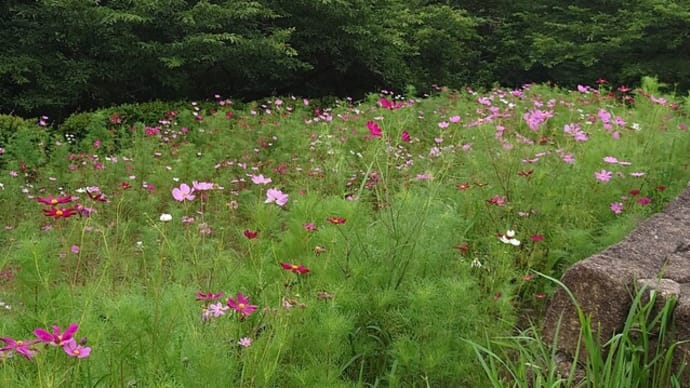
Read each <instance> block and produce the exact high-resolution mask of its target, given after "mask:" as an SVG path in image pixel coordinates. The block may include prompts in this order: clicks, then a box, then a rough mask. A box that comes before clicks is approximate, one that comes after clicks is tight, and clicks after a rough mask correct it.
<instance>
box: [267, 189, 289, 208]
mask: <svg viewBox="0 0 690 388" xmlns="http://www.w3.org/2000/svg"><path fill="white" fill-rule="evenodd" d="M287 201H288V195H287V194H285V193H283V192H282V191H280V190H278V189H276V188H273V189H268V190H267V191H266V201H264V203H271V202H275V203H276V205H278V206H284V205H285V204H286V203H287Z"/></svg>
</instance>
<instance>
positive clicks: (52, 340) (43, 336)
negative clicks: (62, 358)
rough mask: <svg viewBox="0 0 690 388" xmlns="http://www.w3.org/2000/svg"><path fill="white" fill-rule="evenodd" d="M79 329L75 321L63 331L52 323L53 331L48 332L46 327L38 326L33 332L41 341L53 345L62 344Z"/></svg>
mask: <svg viewBox="0 0 690 388" xmlns="http://www.w3.org/2000/svg"><path fill="white" fill-rule="evenodd" d="M78 329H79V325H78V324H76V323H72V324H70V325H69V326H68V327H67V329H65V332H64V333H63V332H62V331H61V330H60V328H59V327H57V326H55V325H53V331H52V332H49V331H48V330H46V329H42V328H38V329H36V330H34V334H35V335H36V337H38V339H39V340H40V341H41V342H44V343H48V344H51V345H53V346H63V345H64V344H65V342H67V341H69V340H70V339H72V337H73V336H74V333H76V332H77V330H78Z"/></svg>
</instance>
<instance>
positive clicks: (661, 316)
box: [471, 274, 688, 388]
mask: <svg viewBox="0 0 690 388" xmlns="http://www.w3.org/2000/svg"><path fill="white" fill-rule="evenodd" d="M540 275H541V276H543V277H545V278H547V279H548V280H550V281H552V282H554V283H556V284H558V286H559V287H562V288H563V289H564V290H565V291H566V293H567V294H568V296H569V297H570V299H571V301H572V302H573V303H574V304H575V307H576V310H577V314H578V318H579V323H580V327H581V330H580V335H579V337H578V344H579V345H578V350H577V351H576V354H574V355H565V354H562V353H560V351H558V341H557V338H558V334H557V333H556V335H555V337H556V338H553V339H551V338H543V337H541V335H540V330H539V327H538V325H532V326H531V327H529V328H528V329H526V330H524V331H523V332H521V333H520V334H519V335H517V336H510V337H504V338H497V339H491V340H489V341H488V342H487V345H482V344H481V343H479V342H471V343H472V345H473V346H474V349H475V352H476V353H477V357H478V358H479V359H480V363H481V365H482V368H483V369H484V371H485V372H486V375H487V377H488V378H489V380H490V381H491V384H492V386H494V387H621V388H623V387H680V386H681V381H683V376H685V378H687V376H686V375H687V374H684V371H685V369H686V368H687V365H686V363H685V362H683V363H680V364H679V362H678V360H675V361H674V352H675V351H676V348H677V347H678V346H679V345H681V344H683V343H687V342H688V341H687V340H685V341H675V340H674V339H673V338H674V337H673V330H674V325H673V324H672V315H673V309H674V307H675V304H676V299H675V298H673V297H670V298H669V297H667V298H664V303H663V305H660V304H659V303H657V297H658V294H657V292H656V291H655V290H653V289H647V288H642V289H641V290H639V291H637V292H636V293H635V294H634V296H633V298H632V305H631V307H630V312H629V314H628V316H627V318H626V320H625V323H624V326H623V328H622V330H621V331H620V332H618V333H616V334H615V335H614V336H613V337H612V338H610V339H607V340H606V341H605V342H604V343H601V342H600V338H601V336H600V335H599V333H598V332H597V331H596V329H595V326H596V325H595V324H594V323H593V322H592V319H591V317H590V316H587V315H586V314H585V313H584V312H583V310H582V308H581V307H580V306H579V305H578V303H577V300H576V299H575V297H574V296H573V294H572V293H571V292H570V291H569V290H568V288H567V287H566V286H565V285H564V284H563V283H561V282H559V281H558V280H556V279H554V278H551V277H548V276H545V275H543V274H540ZM660 306H661V307H660ZM580 351H584V353H580ZM674 362H675V363H674ZM685 384H687V382H686V383H685Z"/></svg>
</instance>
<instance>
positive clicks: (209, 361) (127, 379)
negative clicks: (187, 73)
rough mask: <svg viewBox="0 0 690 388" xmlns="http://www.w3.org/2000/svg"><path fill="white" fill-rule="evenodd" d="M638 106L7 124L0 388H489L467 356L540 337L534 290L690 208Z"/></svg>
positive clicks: (117, 113)
mask: <svg viewBox="0 0 690 388" xmlns="http://www.w3.org/2000/svg"><path fill="white" fill-rule="evenodd" d="M644 87H645V88H644V89H640V90H637V91H634V92H632V91H623V92H618V91H615V89H616V87H615V86H611V87H610V88H611V89H612V90H609V87H608V85H601V86H600V87H597V88H593V87H589V86H587V87H585V86H582V87H581V88H580V90H579V91H566V90H559V89H552V88H550V87H547V86H544V85H528V86H525V87H524V88H520V89H492V90H489V91H485V92H475V91H469V90H464V91H462V92H456V91H452V90H447V89H443V88H438V90H436V91H435V92H434V96H432V97H430V98H425V99H417V98H413V97H405V96H399V95H396V94H393V93H389V92H385V93H382V94H381V95H370V98H369V99H368V100H367V101H362V102H353V101H352V100H347V99H346V100H339V101H336V103H335V104H333V106H331V107H325V106H320V107H316V106H314V105H313V102H311V101H308V100H305V99H301V98H294V97H286V98H271V99H267V100H262V101H258V102H253V103H248V104H246V105H242V106H240V105H236V104H235V103H234V102H233V101H231V100H229V99H226V98H223V97H220V96H217V97H216V98H215V100H213V101H211V102H205V103H187V104H186V105H185V106H184V107H179V106H178V107H173V106H171V107H170V109H169V110H164V112H163V113H162V115H161V116H160V117H159V118H158V120H157V121H155V122H151V121H148V120H149V116H148V115H149V114H153V113H151V112H153V111H157V109H159V108H160V105H157V104H153V105H144V106H121V107H114V108H109V109H106V110H100V111H95V112H92V113H89V114H79V115H77V116H74V117H72V118H70V119H68V120H66V121H65V124H64V125H63V127H62V128H58V129H57V130H52V129H50V128H49V127H46V126H44V123H43V122H41V123H39V124H34V123H33V122H32V121H25V120H21V119H16V118H11V117H2V118H1V120H0V123H2V125H3V130H2V137H0V139H2V143H1V144H0V150H1V151H0V163H1V164H0V177H2V178H0V184H1V185H0V203H2V205H3V209H6V210H5V211H4V212H2V213H0V225H3V226H4V232H3V234H2V235H0V273H1V274H2V276H1V277H0V301H1V302H2V310H0V311H1V312H0V314H2V316H3V319H2V320H0V333H1V335H2V338H3V339H2V341H4V342H3V343H4V345H5V346H4V347H2V348H1V349H2V351H0V355H1V357H0V358H1V359H2V360H1V361H0V385H2V386H79V387H82V386H93V385H104V386H126V385H130V386H131V385H140V386H162V385H166V386H328V387H337V386H367V385H370V386H487V384H488V383H489V382H490V380H491V379H487V376H489V377H491V375H487V374H486V373H485V371H484V370H483V369H482V368H481V365H483V364H482V361H481V359H478V358H477V357H476V354H475V347H474V346H473V345H472V343H475V344H480V345H481V346H485V345H486V342H485V339H494V338H498V337H505V336H508V335H510V334H511V333H512V330H513V329H514V328H515V325H516V322H517V320H518V318H519V316H520V315H521V314H523V313H525V312H526V311H531V312H532V313H531V314H533V316H538V315H539V311H540V309H542V308H543V303H544V301H545V297H546V296H548V294H549V293H550V292H551V290H552V288H553V285H552V283H550V282H548V281H546V280H544V279H540V278H534V277H533V276H532V274H533V271H538V272H541V273H544V274H547V275H549V276H553V277H558V276H559V275H560V273H561V272H562V270H563V269H564V268H565V267H566V266H567V265H569V264H571V263H573V262H575V261H577V260H579V259H581V258H584V257H586V256H588V255H590V254H591V253H593V252H596V251H597V250H600V249H602V248H603V247H605V246H608V245H609V244H611V243H613V242H615V241H617V240H618V239H620V238H622V237H623V236H624V235H625V233H627V232H628V231H629V230H631V229H632V228H633V227H634V226H635V225H636V224H637V223H638V222H639V221H640V220H642V219H643V218H644V217H646V216H648V215H649V214H651V213H653V212H656V211H659V210H661V209H662V208H663V207H664V205H665V203H666V202H667V201H668V200H669V199H671V198H673V197H674V196H675V195H676V194H677V193H679V192H680V191H681V190H682V189H683V188H684V187H685V185H686V183H687V180H688V176H690V173H689V171H688V170H689V168H690V167H689V166H688V160H687V155H688V154H690V138H689V133H688V127H687V125H688V119H687V116H686V113H685V112H684V111H683V110H682V109H681V108H680V106H679V105H678V104H677V103H676V102H675V101H674V100H673V99H672V97H670V96H662V95H661V94H660V93H659V90H657V89H656V88H657V87H658V85H657V84H656V83H655V82H654V80H653V79H648V80H647V81H646V82H645V83H644ZM609 92H611V93H609ZM149 108H150V109H151V111H149V110H148V109H149ZM128 112H129V113H128ZM128 120H129V121H128ZM221 293H222V294H221ZM195 294H196V300H195ZM53 325H56V327H54V328H52V329H51V327H52V326H53ZM68 325H69V327H68ZM75 330H78V331H76V333H75ZM17 340H23V342H18V341H17ZM37 341H39V342H40V343H38V342H37ZM468 341H469V342H468ZM487 349H488V348H487ZM492 349H493V348H492ZM492 351H494V350H492ZM70 356H71V357H70ZM80 357H82V358H80ZM521 357H522V358H520V360H524V359H525V357H527V356H521ZM484 362H488V361H484ZM484 365H485V366H486V364H484ZM593 373H594V374H598V373H599V372H596V371H593ZM518 376H521V375H518ZM493 379H494V380H495V376H493Z"/></svg>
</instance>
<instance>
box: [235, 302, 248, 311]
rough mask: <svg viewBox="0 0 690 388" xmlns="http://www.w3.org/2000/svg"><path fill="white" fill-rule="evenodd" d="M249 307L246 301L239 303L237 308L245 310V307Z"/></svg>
mask: <svg viewBox="0 0 690 388" xmlns="http://www.w3.org/2000/svg"><path fill="white" fill-rule="evenodd" d="M245 307H247V306H246V305H245V304H244V303H240V304H238V305H237V308H238V309H240V310H244V308H245Z"/></svg>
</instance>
